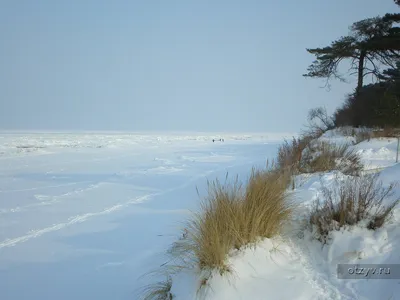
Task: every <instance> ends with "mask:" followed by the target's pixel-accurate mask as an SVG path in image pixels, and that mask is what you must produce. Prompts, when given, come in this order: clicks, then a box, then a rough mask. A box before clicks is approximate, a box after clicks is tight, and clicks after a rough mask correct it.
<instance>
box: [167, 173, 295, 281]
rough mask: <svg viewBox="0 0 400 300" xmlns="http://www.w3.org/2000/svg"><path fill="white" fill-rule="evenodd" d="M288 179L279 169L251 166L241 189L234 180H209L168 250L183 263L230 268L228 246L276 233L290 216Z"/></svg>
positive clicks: (199, 266)
mask: <svg viewBox="0 0 400 300" xmlns="http://www.w3.org/2000/svg"><path fill="white" fill-rule="evenodd" d="M288 182H289V174H288V173H284V172H280V171H278V170H277V169H269V170H262V171H257V170H255V169H253V170H252V173H251V176H250V178H249V180H248V182H247V185H246V187H245V188H242V184H241V183H239V182H238V180H237V178H236V180H235V181H234V183H233V184H229V183H225V184H221V183H220V182H219V181H218V180H215V181H213V182H211V183H210V182H209V183H208V196H207V197H206V198H205V199H204V200H203V201H202V202H201V207H200V211H199V212H198V213H196V214H195V216H194V218H193V219H192V220H190V221H189V222H188V224H187V226H186V229H185V230H186V235H185V238H184V239H182V240H179V241H177V242H176V243H175V244H174V245H173V247H172V249H171V253H172V254H173V256H175V257H176V258H177V259H179V260H180V263H181V264H183V265H185V266H192V267H193V266H195V267H198V268H199V269H200V270H218V271H219V272H220V273H221V274H223V273H225V272H228V271H230V268H229V265H228V264H227V261H226V259H227V257H228V255H229V253H230V251H231V250H234V249H240V248H241V247H243V246H245V245H248V244H251V243H254V242H256V241H257V240H258V239H259V238H269V237H272V236H275V235H277V234H278V233H279V231H280V229H281V227H282V224H283V223H284V222H285V221H286V220H288V218H289V217H290V213H291V211H292V210H291V204H290V203H289V201H288V197H287V195H286V188H287V186H288Z"/></svg>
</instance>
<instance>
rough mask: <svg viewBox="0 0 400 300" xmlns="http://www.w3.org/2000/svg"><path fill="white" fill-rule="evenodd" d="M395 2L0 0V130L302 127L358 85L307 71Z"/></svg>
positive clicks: (271, 129)
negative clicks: (355, 27) (353, 28)
mask: <svg viewBox="0 0 400 300" xmlns="http://www.w3.org/2000/svg"><path fill="white" fill-rule="evenodd" d="M395 11H398V8H397V7H396V6H395V5H394V3H393V1H392V0H334V1H333V0H330V1H325V0H303V1H294V0H287V1H278V0H275V1H267V0H259V1H254V0H248V1H244V0H241V1H236V0H219V1H218V0H213V1H205V0H202V1H172V0H171V1H165V0H164V1H133V0H130V1H128V0H127V1H117V0H114V1H100V0H92V1H85V0H68V1H67V0H64V1H61V0H60V1H56V0H48V1H44V0H43V1H40V0H38V1H32V0H25V1H22V0H7V1H5V0H0V43H1V44H0V129H29V130H34V129H46V130H78V129H79V130H80V129H81V130H133V131H138V130H184V131H275V132H276V131H298V130H299V128H300V127H301V126H302V125H303V124H304V123H305V119H306V114H307V111H308V109H310V108H312V107H316V106H320V105H325V106H326V107H327V108H328V110H329V111H333V109H334V108H335V107H337V106H338V105H339V104H340V103H341V102H342V101H343V99H344V94H345V93H347V92H350V91H351V90H352V89H353V88H354V80H353V82H352V84H343V83H334V84H333V86H332V90H331V91H329V92H328V91H326V90H325V89H321V88H320V87H321V86H322V85H323V81H322V80H318V79H305V78H303V77H302V74H303V73H305V72H306V68H307V66H308V65H309V64H310V63H311V62H312V60H313V56H312V55H310V54H308V53H307V52H306V50H305V48H306V47H309V48H313V47H318V46H325V45H327V44H329V43H330V42H331V41H332V40H333V39H336V38H338V37H340V36H341V35H346V34H347V32H348V26H349V25H351V23H353V22H354V21H358V20H360V19H363V18H366V17H373V16H376V15H382V14H384V13H386V12H395Z"/></svg>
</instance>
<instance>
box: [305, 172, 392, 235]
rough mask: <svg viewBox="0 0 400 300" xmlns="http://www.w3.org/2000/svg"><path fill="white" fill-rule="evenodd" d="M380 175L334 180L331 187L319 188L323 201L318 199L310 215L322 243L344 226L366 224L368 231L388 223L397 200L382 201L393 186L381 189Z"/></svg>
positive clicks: (390, 193) (389, 196)
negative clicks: (332, 232)
mask: <svg viewBox="0 0 400 300" xmlns="http://www.w3.org/2000/svg"><path fill="white" fill-rule="evenodd" d="M378 176H379V174H373V175H362V176H361V177H349V178H347V179H345V180H344V181H339V180H338V179H336V180H335V182H334V185H333V188H328V187H326V186H323V187H322V199H318V200H317V202H316V205H315V207H314V209H313V210H312V212H311V215H310V224H311V225H313V226H314V227H315V229H316V231H317V233H318V238H319V239H320V240H321V241H324V242H325V241H326V238H327V236H328V234H329V232H331V231H333V230H338V229H339V228H341V227H344V226H351V225H356V224H357V223H359V222H360V221H363V220H365V221H366V222H367V228H369V229H376V228H379V227H382V226H383V225H384V224H385V222H387V221H388V220H389V218H390V216H391V214H392V212H393V209H394V208H395V206H396V205H397V204H398V203H399V201H400V198H397V199H394V200H392V201H391V202H390V204H388V205H384V202H385V201H386V200H387V199H388V198H389V199H390V198H391V197H392V196H393V189H394V187H395V186H396V184H394V183H392V184H390V185H389V186H388V187H383V186H382V182H381V181H378Z"/></svg>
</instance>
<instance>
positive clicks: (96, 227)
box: [0, 132, 291, 300]
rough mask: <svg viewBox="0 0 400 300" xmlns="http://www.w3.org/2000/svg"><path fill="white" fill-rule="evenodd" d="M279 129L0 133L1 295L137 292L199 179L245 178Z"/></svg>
mask: <svg viewBox="0 0 400 300" xmlns="http://www.w3.org/2000/svg"><path fill="white" fill-rule="evenodd" d="M286 136H287V137H290V136H291V135H290V134H288V135H286ZM281 137H282V135H280V134H268V135H262V134H257V135H255V134H253V135H251V134H245V135H243V134H225V135H223V134H220V135H210V134H208V135H207V134H179V135H178V134H173V135H171V134H170V135H166V134H163V135H157V134H148V135H139V134H127V133H125V134H121V133H106V134H102V133H84V134H82V133H46V132H45V133H15V132H14V133H1V134H0V299H2V300H22V299H41V300H42V299H51V300H53V299H58V300H62V299H68V300H70V299H74V300H78V299H97V300H99V299H136V298H137V294H136V292H137V290H138V289H139V288H140V287H141V286H143V285H145V284H148V283H151V282H152V281H153V280H154V278H152V277H147V276H144V277H141V276H142V275H145V274H146V273H149V272H151V271H153V270H155V269H157V268H158V267H159V266H160V265H161V264H162V263H164V262H165V259H166V257H165V250H166V249H167V248H168V247H169V245H170V244H171V243H172V242H173V241H174V240H176V238H177V236H178V235H179V234H180V232H179V229H180V226H181V222H182V221H183V220H184V219H185V218H186V216H187V213H188V211H189V210H190V209H194V208H195V207H196V205H197V203H198V200H199V199H198V195H197V193H196V186H197V187H198V188H199V190H200V191H201V190H202V189H205V186H206V180H207V179H214V178H215V177H218V176H221V177H222V176H224V175H225V173H226V172H227V171H228V172H230V173H232V174H242V175H243V176H247V175H248V173H249V171H250V168H251V166H252V165H259V166H262V165H264V164H265V162H266V160H267V158H270V159H271V158H273V157H274V156H275V153H276V145H277V142H278V141H280V140H281ZM213 138H217V139H219V138H224V142H219V141H217V142H215V143H213V142H212V139H213Z"/></svg>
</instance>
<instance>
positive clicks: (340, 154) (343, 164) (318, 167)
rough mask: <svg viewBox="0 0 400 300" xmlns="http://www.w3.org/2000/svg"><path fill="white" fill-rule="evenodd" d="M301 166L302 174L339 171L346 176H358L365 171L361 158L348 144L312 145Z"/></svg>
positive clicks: (304, 154) (305, 153) (303, 156)
mask: <svg viewBox="0 0 400 300" xmlns="http://www.w3.org/2000/svg"><path fill="white" fill-rule="evenodd" d="M299 165H300V172H302V173H316V172H326V171H332V170H338V171H340V172H342V173H343V174H346V175H358V174H359V173H360V172H361V171H362V169H363V164H362V163H361V158H360V156H359V155H358V154H357V153H356V152H355V150H354V149H350V146H349V145H348V144H343V145H336V144H332V143H328V142H323V141H315V142H314V143H310V144H309V145H308V146H307V148H306V149H305V151H304V152H303V155H302V160H301V161H300V163H299Z"/></svg>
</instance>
